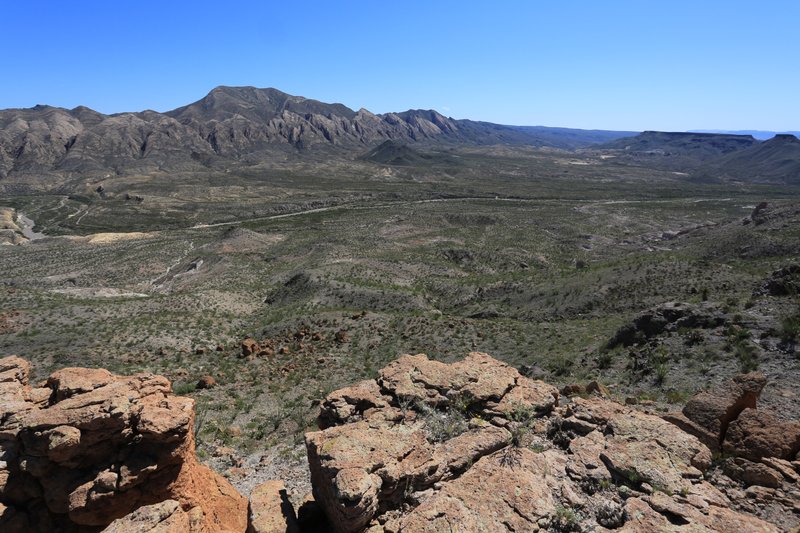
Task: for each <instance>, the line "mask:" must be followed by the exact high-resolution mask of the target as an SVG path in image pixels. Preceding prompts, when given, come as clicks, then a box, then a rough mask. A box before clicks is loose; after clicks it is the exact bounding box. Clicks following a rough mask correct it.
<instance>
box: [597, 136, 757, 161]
mask: <svg viewBox="0 0 800 533" xmlns="http://www.w3.org/2000/svg"><path fill="white" fill-rule="evenodd" d="M757 144H758V141H757V140H756V139H755V138H754V137H752V136H751V135H729V134H722V133H689V132H665V131H645V132H642V133H640V134H639V135H636V136H634V137H624V138H622V139H617V140H615V141H612V142H610V143H607V144H605V145H603V146H602V147H603V148H609V149H617V150H625V151H627V152H638V153H643V154H644V153H646V154H651V155H663V156H682V157H691V158H694V159H701V160H705V159H712V158H714V157H718V156H720V155H724V154H728V153H731V152H735V151H737V150H742V149H745V148H749V147H751V146H755V145H757Z"/></svg>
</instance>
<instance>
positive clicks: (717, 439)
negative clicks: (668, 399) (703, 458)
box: [665, 372, 767, 451]
mask: <svg viewBox="0 0 800 533" xmlns="http://www.w3.org/2000/svg"><path fill="white" fill-rule="evenodd" d="M766 384H767V378H766V377H764V375H763V374H761V373H759V372H751V373H749V374H742V375H739V376H736V377H735V378H733V379H732V380H730V381H728V382H726V383H723V384H721V385H719V386H718V387H716V388H715V389H713V390H711V391H708V392H701V393H699V394H697V395H695V396H694V397H693V398H692V399H690V400H689V401H688V402H687V403H686V405H685V406H684V408H683V411H682V413H674V414H671V415H669V416H667V417H665V418H667V419H668V420H669V421H670V422H672V423H674V424H676V425H677V426H679V427H680V428H681V429H683V430H684V431H688V432H689V433H691V434H692V435H695V436H697V437H698V438H699V439H701V440H702V441H703V442H704V443H705V444H706V445H707V446H708V447H709V448H711V450H713V451H719V450H721V449H722V446H723V442H724V441H725V435H726V434H727V432H728V426H730V424H731V422H733V421H734V420H736V419H737V418H738V417H739V415H740V414H741V413H742V411H744V410H745V409H755V407H756V402H757V401H758V397H759V396H760V395H761V391H762V390H763V389H764V386H765V385H766Z"/></svg>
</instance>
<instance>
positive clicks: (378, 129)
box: [0, 87, 629, 179]
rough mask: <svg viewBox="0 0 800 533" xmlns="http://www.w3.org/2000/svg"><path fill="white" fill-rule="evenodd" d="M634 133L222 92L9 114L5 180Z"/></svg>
mask: <svg viewBox="0 0 800 533" xmlns="http://www.w3.org/2000/svg"><path fill="white" fill-rule="evenodd" d="M627 134H629V132H619V133H617V132H602V131H584V130H570V129H564V128H544V127H528V128H518V127H512V126H503V125H498V124H490V123H486V122H474V121H469V120H454V119H452V118H447V117H444V116H442V115H441V114H439V113H437V112H436V111H432V110H409V111H405V112H402V113H386V114H382V115H376V114H373V113H371V112H369V111H367V110H366V109H361V110H359V111H354V110H352V109H350V108H348V107H346V106H344V105H342V104H326V103H323V102H319V101H317V100H312V99H308V98H303V97H299V96H292V95H289V94H286V93H283V92H281V91H278V90H276V89H257V88H255V87H217V88H215V89H214V90H212V91H211V92H210V93H209V94H208V95H207V96H205V97H204V98H202V99H201V100H199V101H197V102H194V103H192V104H189V105H187V106H184V107H180V108H178V109H175V110H173V111H168V112H166V113H157V112H155V111H142V112H136V113H119V114H114V115H104V114H102V113H98V112H96V111H93V110H91V109H88V108H86V107H77V108H75V109H62V108H55V107H50V106H36V107H33V108H30V109H6V110H2V111H0V179H1V178H3V177H5V176H9V175H11V174H18V175H41V174H43V173H44V174H47V173H58V174H61V175H71V174H74V173H80V174H83V175H86V174H93V175H106V174H135V173H142V172H151V171H156V170H186V169H190V170H196V169H203V168H206V167H209V166H211V167H213V166H220V165H221V166H224V167H225V168H228V167H230V166H231V165H232V164H244V165H247V164H254V163H258V162H259V161H264V160H269V159H270V158H274V157H275V156H276V153H279V152H280V151H285V150H286V149H308V148H312V147H340V148H344V149H348V150H354V152H353V155H358V154H360V153H362V152H364V151H365V149H366V148H368V147H371V146H376V145H378V144H380V143H382V142H384V141H386V140H394V141H398V142H401V143H408V142H412V143H419V142H426V141H436V142H444V143H468V144H497V143H509V144H526V145H533V146H553V147H563V148H573V147H578V146H587V145H591V144H596V143H598V142H603V141H605V140H608V139H610V138H616V137H620V136H622V135H627Z"/></svg>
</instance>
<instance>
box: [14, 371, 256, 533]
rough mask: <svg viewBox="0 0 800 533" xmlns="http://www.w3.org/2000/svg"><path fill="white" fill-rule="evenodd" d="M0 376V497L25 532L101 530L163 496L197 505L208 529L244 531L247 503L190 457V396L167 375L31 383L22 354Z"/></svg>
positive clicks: (100, 375) (61, 376)
mask: <svg viewBox="0 0 800 533" xmlns="http://www.w3.org/2000/svg"><path fill="white" fill-rule="evenodd" d="M0 376H2V378H0V379H6V376H14V378H15V379H14V380H12V381H7V380H6V381H3V382H2V383H0V385H1V387H0V413H3V416H2V417H0V449H1V450H2V457H3V461H4V462H5V464H6V468H5V469H4V471H5V473H6V475H5V476H0V503H2V504H3V505H4V506H5V507H6V509H11V510H12V512H11V513H10V514H11V515H13V516H14V517H15V518H13V520H16V521H18V522H20V523H21V522H22V521H25V520H27V521H28V527H27V530H28V531H51V530H52V529H53V526H52V524H54V523H59V522H64V521H67V522H68V523H71V524H73V525H78V526H99V527H103V526H107V525H109V524H110V523H111V522H112V521H113V520H115V519H117V518H121V517H123V516H125V515H127V514H129V513H130V512H131V511H133V510H135V509H137V508H139V507H141V506H147V505H152V504H156V503H160V502H164V501H165V500H175V501H177V502H178V503H179V504H180V506H181V509H182V510H183V511H184V512H186V513H189V514H190V515H191V512H190V511H191V510H192V509H194V508H197V509H198V510H199V511H196V512H200V513H201V514H202V519H201V522H202V523H201V525H202V527H203V528H205V529H206V530H209V531H243V530H244V528H245V525H246V501H245V499H244V498H242V496H240V495H239V494H238V493H237V492H236V491H235V489H234V488H233V487H232V486H231V485H230V484H228V482H227V481H225V480H224V479H223V478H221V477H220V476H219V475H217V474H215V473H214V472H212V471H211V470H209V469H208V468H206V467H205V466H203V465H201V464H199V463H198V462H197V459H196V457H195V455H194V435H193V427H194V411H193V407H194V402H193V401H192V400H191V399H189V398H185V397H176V396H173V395H172V390H171V387H170V384H169V381H167V380H166V379H165V378H163V377H161V376H156V375H153V374H137V375H135V376H115V375H113V374H111V373H109V372H106V371H104V370H95V369H79V368H66V369H63V370H60V371H58V372H54V373H53V374H52V375H51V376H50V378H49V379H48V380H47V387H46V388H33V387H30V385H28V383H27V376H28V364H27V363H26V362H25V361H23V360H21V359H19V358H5V359H2V360H0ZM45 398H46V399H45ZM23 515H24V516H23ZM4 516H5V513H4ZM176 520H178V518H177V517H176ZM0 524H2V522H0Z"/></svg>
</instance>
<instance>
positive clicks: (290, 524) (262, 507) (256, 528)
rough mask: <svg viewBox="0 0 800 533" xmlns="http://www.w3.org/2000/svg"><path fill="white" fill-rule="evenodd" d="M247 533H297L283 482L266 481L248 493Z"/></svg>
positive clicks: (294, 518)
mask: <svg viewBox="0 0 800 533" xmlns="http://www.w3.org/2000/svg"><path fill="white" fill-rule="evenodd" d="M249 517H250V523H249V526H248V528H247V533H297V531H298V527H297V518H296V517H295V512H294V509H293V508H292V504H291V503H290V502H289V498H288V496H287V495H286V487H285V486H284V484H283V481H267V482H266V483H262V484H261V485H258V486H257V487H256V488H254V489H253V492H252V493H250V506H249Z"/></svg>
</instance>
